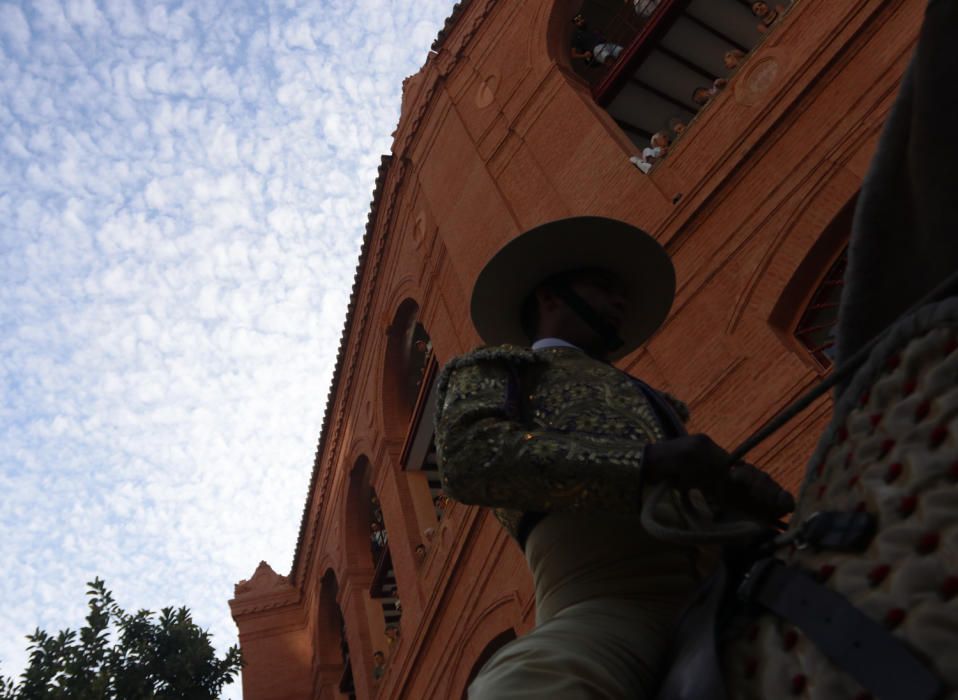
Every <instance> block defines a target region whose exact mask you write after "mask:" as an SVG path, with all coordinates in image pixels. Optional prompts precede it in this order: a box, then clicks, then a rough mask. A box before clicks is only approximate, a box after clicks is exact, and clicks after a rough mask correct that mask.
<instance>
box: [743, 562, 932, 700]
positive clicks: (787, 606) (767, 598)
mask: <svg viewBox="0 0 958 700" xmlns="http://www.w3.org/2000/svg"><path fill="white" fill-rule="evenodd" d="M739 597H740V598H741V599H743V600H745V601H751V602H756V603H759V604H761V605H762V606H764V607H766V608H768V609H769V610H770V611H771V612H773V613H775V614H776V615H778V616H779V617H782V618H784V619H786V620H788V621H789V622H791V623H792V624H793V625H795V626H796V627H798V628H799V629H800V630H801V631H802V632H804V633H805V635H806V636H807V637H808V638H809V639H810V640H811V641H812V642H813V643H814V644H815V646H816V647H818V649H819V651H821V652H822V654H824V655H825V656H826V657H828V659H829V660H830V661H831V662H832V663H834V664H835V665H836V666H838V667H839V668H841V669H842V670H844V671H845V672H846V673H848V674H849V675H850V676H852V677H853V678H854V679H855V680H856V681H858V682H859V683H860V684H861V685H862V686H863V687H864V688H865V689H866V690H868V691H869V692H870V693H871V694H872V695H874V696H875V697H876V698H880V699H881V700H933V699H934V698H937V697H938V696H939V695H941V693H942V690H943V684H942V682H941V680H940V679H939V678H938V677H937V676H936V675H935V674H934V673H933V672H932V671H931V670H930V669H928V668H927V667H926V665H925V664H924V662H922V661H921V660H920V659H919V658H918V657H917V656H916V655H915V654H914V653H913V652H912V651H911V650H910V649H909V648H908V647H907V646H906V644H905V642H903V641H902V640H900V639H898V638H896V637H895V636H894V635H893V634H892V633H891V632H889V631H888V630H887V629H886V628H885V627H884V626H882V625H881V624H879V623H878V622H876V621H875V620H873V619H871V618H870V617H868V616H867V615H865V614H864V613H863V612H862V611H861V610H859V609H858V608H856V607H855V606H854V605H852V604H851V603H849V602H848V600H846V599H845V598H844V597H843V596H842V595H840V594H839V593H836V592H835V591H832V590H831V589H829V588H826V587H825V586H822V585H821V584H819V583H818V582H817V581H815V580H814V579H813V578H811V577H810V576H808V575H807V574H805V573H802V572H801V571H799V570H798V569H796V568H794V567H789V566H786V565H785V564H783V563H782V562H781V561H779V560H777V559H762V560H760V561H758V562H756V564H755V565H754V566H753V567H752V569H751V570H750V571H749V573H748V575H747V576H746V577H745V581H744V582H743V583H742V585H741V587H740V588H739Z"/></svg>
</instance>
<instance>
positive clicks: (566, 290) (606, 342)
mask: <svg viewBox="0 0 958 700" xmlns="http://www.w3.org/2000/svg"><path fill="white" fill-rule="evenodd" d="M553 291H554V292H555V294H556V296H557V297H559V298H560V299H562V301H563V302H565V304H566V306H568V307H569V308H570V309H572V311H573V312H575V314H576V315H577V316H578V317H579V318H581V319H582V320H583V321H585V323H586V324H587V325H588V326H589V328H591V329H592V330H593V331H595V332H596V334H598V336H599V338H601V339H602V349H603V350H605V352H615V351H616V350H618V349H619V348H621V347H622V346H623V345H624V344H625V341H624V340H622V337H621V336H620V335H619V333H618V331H616V330H615V328H614V327H613V326H612V324H611V323H609V322H608V321H606V320H605V319H604V318H602V317H601V316H599V314H598V313H596V311H595V309H593V308H592V307H591V306H590V305H589V302H587V301H586V300H585V299H583V298H582V297H581V296H579V295H578V294H577V293H576V292H575V291H574V290H573V289H572V288H571V287H570V286H569V285H568V284H564V283H560V284H557V285H555V286H554V287H553Z"/></svg>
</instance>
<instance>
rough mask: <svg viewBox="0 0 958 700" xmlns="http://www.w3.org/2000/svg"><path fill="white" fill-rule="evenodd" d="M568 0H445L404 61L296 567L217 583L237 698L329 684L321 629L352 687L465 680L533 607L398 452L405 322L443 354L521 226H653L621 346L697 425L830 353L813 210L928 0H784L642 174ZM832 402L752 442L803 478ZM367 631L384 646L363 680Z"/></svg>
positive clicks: (843, 207)
mask: <svg viewBox="0 0 958 700" xmlns="http://www.w3.org/2000/svg"><path fill="white" fill-rule="evenodd" d="M581 4H582V3H581V0H576V1H575V2H573V1H572V0H514V1H513V0H510V1H509V2H505V1H504V0H500V1H499V2H496V1H495V0H472V1H471V2H468V3H461V4H460V6H457V9H456V11H455V13H454V15H453V17H452V18H451V19H450V22H449V23H448V24H447V28H446V29H445V30H444V32H443V34H442V35H441V36H440V40H438V41H437V46H436V48H437V51H436V52H434V53H431V54H430V56H429V58H428V60H427V61H426V64H425V66H424V67H423V68H422V70H421V71H420V72H419V73H417V74H416V75H415V76H412V77H411V78H409V79H407V81H406V83H405V85H404V97H403V105H402V116H401V118H400V122H399V126H398V128H397V131H396V134H395V142H394V145H393V150H392V154H391V156H389V157H387V158H384V161H383V167H382V169H381V172H380V178H379V181H378V183H377V188H376V193H375V195H374V201H373V206H372V211H371V214H370V220H369V225H368V227H367V233H366V238H365V241H364V246H363V252H362V257H361V262H360V266H359V271H358V273H357V278H356V283H355V287H354V290H353V297H352V301H351V305H350V310H349V318H348V321H347V324H346V329H345V331H344V336H343V340H342V346H341V349H340V356H339V359H338V364H337V369H336V373H335V378H334V382H333V387H332V389H331V392H330V396H329V401H328V406H327V414H326V418H325V422H324V427H323V434H322V436H321V438H320V444H319V449H318V451H317V455H316V462H315V465H314V473H313V479H312V481H311V485H310V491H309V493H308V494H306V500H307V503H306V508H305V512H304V515H303V521H302V527H301V531H300V538H299V542H298V544H297V549H296V554H295V559H294V563H293V566H292V570H291V571H290V573H289V575H288V576H280V575H278V574H276V573H275V572H273V571H272V569H270V568H269V567H268V566H267V565H265V564H262V565H261V566H260V568H258V569H257V571H256V573H255V574H254V576H253V577H252V578H251V579H250V580H249V581H245V582H241V583H240V584H238V585H237V590H236V597H235V598H234V599H233V600H231V601H230V605H231V608H232V612H233V617H234V619H235V620H236V623H237V625H238V627H239V631H240V642H241V645H242V648H243V652H244V655H245V658H246V660H247V666H246V667H245V668H244V671H243V688H244V696H245V697H246V698H247V700H280V699H285V698H290V699H292V698H317V699H323V700H327V699H333V698H344V697H347V695H346V694H344V693H341V692H340V691H339V687H340V681H341V679H342V675H343V670H344V669H343V653H342V645H341V639H340V631H341V629H345V636H346V640H345V641H346V643H347V645H348V649H349V665H350V667H351V671H352V675H353V682H354V685H355V695H356V697H358V698H374V697H377V698H400V697H405V698H416V699H418V698H442V699H446V698H460V697H462V696H463V692H464V689H465V686H466V684H467V680H468V679H469V677H470V675H471V674H472V673H474V671H475V669H476V667H477V665H478V664H479V662H481V661H482V659H483V658H484V652H486V651H487V650H488V648H489V646H490V644H492V645H493V646H495V645H498V644H499V643H501V642H503V641H505V640H507V639H508V638H510V636H511V635H512V634H522V633H523V632H525V631H527V630H528V629H530V627H531V626H532V624H533V619H534V602H535V601H534V599H533V596H532V588H531V580H530V577H529V574H528V572H527V570H526V566H525V560H524V558H523V556H522V553H521V552H520V550H519V549H518V547H517V546H516V545H515V544H514V543H513V542H512V541H510V540H509V539H508V537H507V536H506V535H505V533H504V532H503V531H502V530H501V529H500V528H499V526H498V525H497V523H496V522H495V520H494V519H493V518H492V517H491V515H490V514H489V513H487V512H485V511H483V510H480V509H477V508H472V507H466V506H462V505H459V504H454V503H450V504H448V506H446V508H445V510H444V511H442V512H441V518H440V517H439V516H438V513H439V511H437V510H436V508H435V505H434V502H433V493H432V492H431V491H430V484H429V479H428V475H427V474H426V472H423V471H418V470H415V469H403V468H402V462H403V460H404V459H406V458H407V456H408V454H409V453H410V450H412V449H413V447H414V446H412V447H411V445H412V442H411V440H410V439H407V438H408V436H407V431H408V430H409V427H410V425H416V415H417V413H416V411H417V409H416V406H417V401H418V402H419V404H421V403H422V399H423V398H424V395H425V392H424V391H420V393H421V394H422V395H420V396H419V397H418V398H417V397H416V391H417V388H416V387H415V385H414V384H413V385H411V386H410V385H409V373H410V371H411V370H410V362H412V364H413V365H415V366H413V367H412V370H413V371H418V370H417V368H418V365H417V364H416V363H418V362H419V361H420V358H419V356H418V355H417V356H416V357H415V358H413V359H414V360H415V361H414V362H413V361H412V360H410V339H411V338H412V336H411V335H410V334H411V333H412V332H413V329H414V326H415V323H416V322H418V323H419V324H421V327H422V329H424V330H425V332H426V333H427V334H428V340H429V343H430V344H431V348H430V349H429V350H428V352H429V353H431V356H432V357H434V358H435V360H436V361H437V362H438V363H440V364H441V363H442V362H444V361H446V360H448V359H449V358H451V357H453V356H454V355H456V354H458V353H461V352H463V351H466V350H468V349H470V348H472V347H473V346H475V345H476V344H477V343H478V338H477V336H476V334H475V332H474V330H473V329H472V326H471V324H470V321H469V315H468V299H469V292H470V289H471V286H472V283H473V281H474V280H475V278H476V276H477V274H478V272H479V270H480V269H481V267H482V266H483V264H484V263H485V261H486V260H488V259H489V257H490V256H491V255H492V254H493V253H494V252H495V251H496V250H497V249H498V248H499V247H500V246H502V244H503V243H505V242H506V241H508V240H509V239H510V238H512V237H513V236H515V235H516V234H518V233H520V232H521V231H523V230H524V229H527V228H529V227H531V226H534V225H536V224H538V223H541V222H544V221H547V220H551V219H556V218H561V217H564V216H570V215H577V214H597V215H604V216H610V217H615V218H619V219H623V220H625V221H628V222H630V223H633V224H635V225H637V226H639V227H641V228H643V229H645V230H647V231H649V232H651V233H653V234H654V235H655V236H656V237H657V238H658V240H659V241H661V242H662V243H663V245H665V247H666V249H667V250H668V251H669V253H670V254H671V255H672V257H673V260H674V262H675V265H676V271H677V277H678V290H677V298H676V301H675V304H674V306H673V309H672V314H671V316H670V319H669V320H668V322H667V323H666V325H665V326H664V327H663V328H662V330H661V331H660V332H659V333H658V334H657V335H656V336H655V337H654V338H653V339H652V341H651V342H649V343H648V344H646V346H644V347H643V348H641V349H640V350H638V351H637V352H635V353H633V354H632V355H631V356H629V357H627V358H626V359H625V360H623V361H622V362H621V363H620V364H621V366H622V367H623V368H625V369H627V370H628V371H629V372H631V373H633V374H635V375H637V376H641V377H643V378H645V379H647V380H648V381H650V382H651V383H652V384H654V385H656V386H659V387H661V388H663V389H665V390H667V391H669V392H671V393H673V394H675V395H676V396H679V397H681V398H683V399H684V400H685V401H687V402H688V404H689V406H690V408H691V411H692V419H693V420H692V426H691V427H692V429H693V430H695V431H702V432H707V433H709V434H711V435H712V436H713V437H714V438H715V439H716V440H717V441H718V442H719V443H720V444H723V445H725V446H728V447H731V446H734V445H735V444H737V443H738V442H739V441H741V440H742V439H744V438H745V437H746V436H748V435H749V434H750V433H751V432H752V431H754V430H755V429H756V428H757V427H759V426H760V425H762V424H763V423H764V422H765V421H766V420H768V419H769V418H770V417H771V416H772V415H773V414H774V413H775V412H776V411H777V410H778V409H780V408H782V407H783V406H785V405H786V404H787V403H788V402H789V401H790V400H792V399H794V398H795V397H796V396H797V395H798V394H799V393H801V392H802V391H803V390H805V389H807V388H808V387H810V386H811V385H813V384H814V383H815V382H816V381H817V380H818V379H819V378H820V377H821V376H822V373H823V372H824V371H825V370H824V369H823V368H822V366H821V365H820V364H819V363H818V362H816V361H815V359H813V358H812V356H811V355H810V354H809V353H808V352H807V351H806V349H805V348H804V347H803V346H802V344H801V343H799V342H797V341H796V339H795V338H794V336H793V333H792V331H793V330H794V323H795V322H797V320H798V318H799V317H800V316H801V313H802V311H803V309H804V306H805V304H806V302H807V301H808V299H809V298H811V295H812V294H813V292H814V291H815V282H816V280H817V279H818V278H819V277H821V276H822V275H824V274H825V272H826V271H827V269H828V268H829V267H830V266H831V264H832V263H833V262H834V260H835V259H836V257H837V255H838V254H839V253H840V250H841V247H842V242H843V241H842V232H841V231H840V230H838V231H836V226H837V225H838V224H833V222H839V223H841V217H842V214H843V211H844V212H845V213H846V215H847V211H848V207H849V206H850V202H852V201H853V200H854V198H855V196H856V193H857V191H858V189H859V187H860V185H861V182H862V178H863V175H864V173H865V170H866V167H867V164H868V162H869V159H870V157H871V154H872V152H873V150H874V147H875V143H876V139H877V137H878V134H879V131H880V128H881V126H882V123H883V121H884V119H885V117H886V115H887V113H888V111H889V109H890V106H891V103H892V100H893V98H894V95H895V91H896V87H897V84H898V81H899V80H900V78H901V75H902V73H903V71H904V68H905V66H906V64H907V61H908V57H909V55H910V51H911V49H912V48H913V46H914V42H915V40H916V37H917V31H918V27H919V23H920V19H921V13H922V11H923V7H924V3H922V2H920V1H919V0H842V1H841V2H835V1H834V0H796V1H795V3H794V5H793V6H792V8H791V9H790V11H789V13H788V15H787V16H786V17H785V18H784V19H783V20H782V21H781V22H780V24H779V25H778V26H777V27H776V28H775V29H774V31H773V32H771V33H770V34H769V36H768V37H767V38H766V39H765V40H764V41H763V43H761V44H760V45H759V46H758V47H757V48H756V49H755V50H754V52H753V53H752V54H751V55H750V56H749V57H748V59H747V61H746V62H745V63H744V65H743V66H742V67H741V68H740V69H739V70H738V72H737V73H736V74H735V75H734V76H733V77H732V78H731V80H730V83H729V85H728V87H727V88H726V89H725V90H724V91H723V92H721V93H720V94H719V95H718V96H717V97H716V98H715V99H714V100H713V102H712V103H711V104H710V105H708V107H707V108H705V109H704V110H702V111H701V112H700V113H699V114H698V116H697V117H696V118H695V120H694V121H693V122H692V123H691V124H689V126H688V129H687V131H686V132H685V134H684V135H683V136H682V138H681V139H680V140H679V141H678V142H677V143H676V144H675V145H674V146H673V148H672V150H671V152H670V153H669V155H668V157H667V158H666V159H665V160H663V161H662V162H660V163H659V164H658V165H657V166H656V167H655V169H654V170H652V172H651V173H650V174H649V175H644V174H642V173H640V172H639V171H638V170H637V169H636V168H635V167H634V166H633V165H632V164H631V163H630V162H629V160H628V158H629V156H631V155H634V154H636V152H637V149H636V146H635V145H634V144H633V143H632V141H630V139H629V138H628V137H627V136H626V135H625V133H624V132H623V131H622V130H621V129H620V128H619V126H617V124H616V122H615V121H614V120H613V119H612V118H611V117H610V115H609V114H608V113H607V112H606V111H605V109H604V108H603V107H601V106H599V105H598V104H597V103H596V102H595V101H594V100H593V98H592V95H591V93H590V89H589V86H588V85H587V84H586V82H585V81H584V80H583V79H582V78H581V77H579V76H578V75H577V73H576V71H575V70H574V67H573V66H572V65H571V64H570V58H569V55H568V45H569V40H570V39H569V37H570V33H571V25H570V23H569V19H570V18H571V16H572V15H573V14H575V12H576V11H577V10H578V9H579V6H581ZM839 228H840V226H839ZM413 345H415V343H413ZM426 369H427V372H426V375H424V378H425V380H426V383H427V384H428V367H427V368H426ZM413 378H415V375H413ZM420 407H421V406H420ZM829 410H830V403H829V401H828V400H827V399H822V400H820V401H819V402H818V403H817V404H815V405H814V406H813V407H811V408H810V409H809V410H808V411H807V412H806V413H805V414H804V415H803V417H801V418H800V419H798V420H796V421H794V423H793V425H791V426H789V427H787V428H785V429H784V430H782V431H781V432H780V434H778V435H777V436H775V437H774V438H773V439H771V440H769V441H768V442H767V443H765V444H764V445H762V446H761V447H759V448H758V449H757V450H756V451H755V452H754V453H753V454H752V455H751V458H752V460H753V461H755V462H756V463H757V464H760V465H762V466H763V467H765V468H766V469H768V470H769V471H770V472H771V473H772V474H774V475H775V476H776V477H777V478H779V479H780V480H783V481H784V482H786V483H788V484H789V485H790V486H792V487H795V486H797V484H798V482H799V479H800V477H801V473H802V470H803V464H804V460H805V459H806V457H807V455H808V454H809V453H810V452H811V449H812V447H813V445H814V443H815V442H816V439H817V435H818V433H819V432H820V430H821V428H822V427H823V425H824V423H825V421H826V419H827V417H828V413H829ZM410 421H412V423H411V422H410ZM420 423H424V421H420ZM413 451H414V450H413ZM373 494H374V495H375V497H376V499H377V501H378V506H377V505H375V504H374V505H373V506H370V503H371V498H372V496H373ZM371 508H373V509H376V508H378V509H379V510H380V511H381V514H382V520H383V522H384V524H385V527H386V529H387V530H388V538H389V540H388V546H389V555H390V560H391V567H390V568H391V570H392V572H394V580H395V585H396V586H397V588H398V590H397V596H398V597H399V598H400V600H401V620H400V622H399V629H400V633H399V638H398V640H397V641H395V642H394V643H392V644H390V643H389V642H388V640H387V638H386V624H387V619H390V618H388V614H393V615H396V614H398V612H399V611H392V612H391V613H387V615H386V616H384V610H385V609H386V608H385V607H384V605H383V602H382V600H381V599H380V598H374V597H371V595H370V590H371V588H374V587H375V586H376V585H378V584H377V580H378V579H377V576H378V574H377V572H376V569H375V564H376V562H375V560H374V558H373V556H372V554H371V553H370V528H369V523H370V519H371ZM420 544H422V545H423V546H424V547H425V549H426V553H425V557H424V558H423V557H422V555H421V550H420V552H417V545H420ZM390 580H392V579H390ZM390 610H392V609H391V608H390ZM377 650H382V651H384V652H386V653H387V656H388V660H387V663H386V666H385V669H384V674H383V675H382V677H381V678H380V679H379V680H378V682H374V679H373V665H374V662H373V653H374V652H375V651H377Z"/></svg>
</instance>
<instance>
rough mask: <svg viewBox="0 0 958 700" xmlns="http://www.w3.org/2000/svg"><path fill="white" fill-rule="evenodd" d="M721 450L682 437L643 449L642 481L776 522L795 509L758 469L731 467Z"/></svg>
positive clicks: (710, 443) (696, 438) (696, 437)
mask: <svg viewBox="0 0 958 700" xmlns="http://www.w3.org/2000/svg"><path fill="white" fill-rule="evenodd" d="M730 462H731V458H730V456H729V454H728V452H726V451H725V450H723V449H722V448H721V447H719V446H718V445H716V444H715V442H714V441H713V440H712V439H711V438H710V437H709V436H707V435H702V434H697V435H686V436H683V437H679V438H675V439H673V440H663V441H662V442H656V443H652V444H650V445H648V446H646V448H645V454H644V457H643V461H642V472H643V477H642V478H643V481H644V482H645V483H647V484H654V483H656V482H659V481H663V480H667V481H669V482H670V483H672V484H673V485H674V486H675V487H676V488H679V489H682V490H691V489H698V490H700V491H702V492H703V493H704V494H705V495H706V496H707V497H710V498H714V499H717V500H718V501H719V502H720V504H721V505H722V506H723V507H730V508H734V509H737V510H741V511H744V512H746V513H749V514H751V515H754V516H757V517H760V518H768V519H776V518H779V517H781V516H783V515H785V514H786V513H789V512H791V511H792V510H793V509H794V508H795V499H794V498H793V497H792V495H791V494H790V493H789V492H788V491H786V490H785V489H783V488H782V487H781V486H779V484H778V483H777V482H776V481H775V480H774V479H773V478H772V477H770V476H769V475H768V474H766V473H765V472H763V471H762V470H761V469H758V468H757V467H754V466H752V465H751V464H746V463H745V462H738V463H737V464H735V465H731V464H730Z"/></svg>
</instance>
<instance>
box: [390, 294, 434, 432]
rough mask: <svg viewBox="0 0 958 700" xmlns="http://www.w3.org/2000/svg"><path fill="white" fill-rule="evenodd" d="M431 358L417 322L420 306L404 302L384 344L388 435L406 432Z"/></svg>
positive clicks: (424, 332) (424, 330)
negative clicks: (389, 433)
mask: <svg viewBox="0 0 958 700" xmlns="http://www.w3.org/2000/svg"><path fill="white" fill-rule="evenodd" d="M431 357H432V343H431V342H430V340H429V334H428V333H426V329H425V328H424V327H423V325H422V323H420V322H419V305H418V304H417V303H416V302H415V301H413V300H412V299H407V300H406V301H404V302H403V303H402V304H400V306H399V309H398V310H397V311H396V315H395V317H394V319H393V322H392V324H391V325H390V327H389V332H388V340H387V342H386V367H385V376H384V377H383V380H384V381H383V384H384V386H383V389H384V392H383V394H384V397H385V399H386V402H387V407H386V408H387V411H386V423H387V425H386V429H387V430H388V431H389V432H391V433H393V432H395V433H400V432H401V433H405V432H406V430H407V427H408V423H409V420H410V417H411V416H412V415H413V413H414V412H415V410H416V404H417V400H418V398H419V394H420V390H421V388H422V384H423V377H424V375H425V372H426V368H427V366H428V363H429V360H430V358H431Z"/></svg>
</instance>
